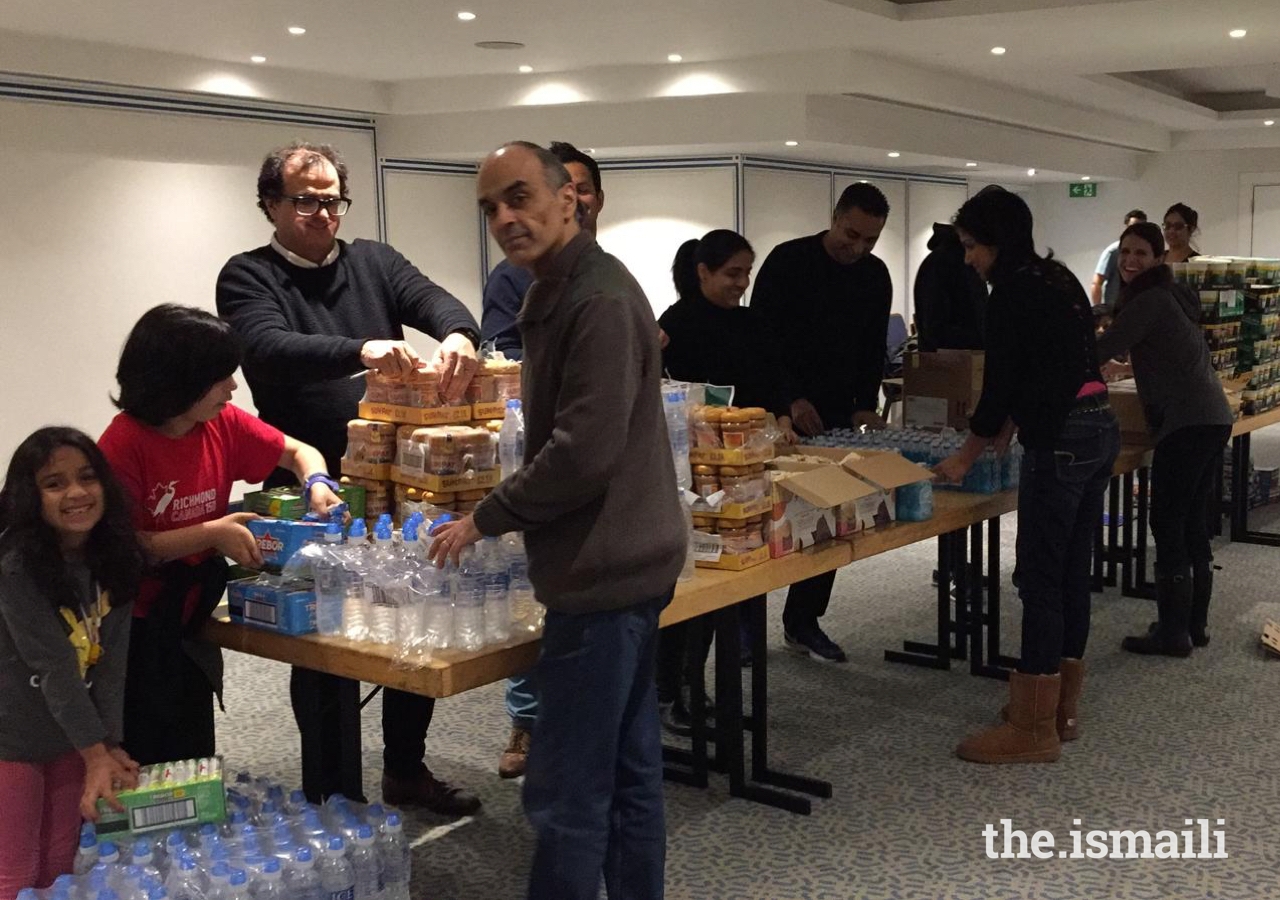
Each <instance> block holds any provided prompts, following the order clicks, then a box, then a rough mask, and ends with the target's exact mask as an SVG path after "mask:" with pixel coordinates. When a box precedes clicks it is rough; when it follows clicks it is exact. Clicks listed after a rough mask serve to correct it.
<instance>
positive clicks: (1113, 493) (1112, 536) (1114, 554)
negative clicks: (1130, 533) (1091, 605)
mask: <svg viewBox="0 0 1280 900" xmlns="http://www.w3.org/2000/svg"><path fill="white" fill-rule="evenodd" d="M1119 535H1120V479H1118V478H1112V479H1111V482H1110V484H1108V485H1107V574H1106V583H1107V586H1108V587H1114V586H1115V584H1116V567H1117V564H1118V561H1119V556H1120V541H1119Z"/></svg>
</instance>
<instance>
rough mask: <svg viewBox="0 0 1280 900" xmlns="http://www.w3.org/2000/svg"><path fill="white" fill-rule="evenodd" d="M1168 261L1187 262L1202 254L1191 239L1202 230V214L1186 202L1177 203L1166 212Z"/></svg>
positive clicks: (1165, 239)
mask: <svg viewBox="0 0 1280 900" xmlns="http://www.w3.org/2000/svg"><path fill="white" fill-rule="evenodd" d="M1163 232H1164V242H1165V246H1167V247H1168V250H1167V251H1166V253H1165V257H1164V261H1165V262H1166V263H1176V262H1186V261H1187V260H1189V259H1192V258H1194V257H1196V256H1199V255H1200V251H1199V250H1197V249H1196V248H1195V247H1193V246H1192V245H1191V240H1192V238H1194V237H1195V236H1196V235H1197V234H1199V232H1200V214H1199V213H1198V212H1196V211H1195V210H1194V209H1192V208H1191V207H1190V206H1187V204H1185V203H1175V204H1173V206H1170V207H1169V209H1168V211H1167V212H1165V214H1164V225H1163Z"/></svg>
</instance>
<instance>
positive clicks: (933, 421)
mask: <svg viewBox="0 0 1280 900" xmlns="http://www.w3.org/2000/svg"><path fill="white" fill-rule="evenodd" d="M985 363H986V356H985V355H984V354H983V352H982V351H981V350H938V351H935V352H933V353H908V354H906V355H905V356H904V357H903V360H902V396H903V400H902V417H903V421H904V422H905V423H906V424H907V425H909V426H911V427H913V428H928V429H932V430H935V431H940V430H941V429H943V428H944V427H947V426H950V427H952V428H961V429H963V428H968V427H969V416H970V415H971V414H972V413H973V410H974V408H975V407H977V405H978V398H979V397H981V396H982V378H983V373H984V370H985Z"/></svg>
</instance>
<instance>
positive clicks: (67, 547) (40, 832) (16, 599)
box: [0, 428, 142, 900]
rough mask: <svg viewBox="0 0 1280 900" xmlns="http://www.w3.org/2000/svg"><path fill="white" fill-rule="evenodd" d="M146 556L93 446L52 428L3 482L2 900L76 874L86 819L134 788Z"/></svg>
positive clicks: (28, 443) (30, 441) (16, 460)
mask: <svg viewBox="0 0 1280 900" xmlns="http://www.w3.org/2000/svg"><path fill="white" fill-rule="evenodd" d="M141 574H142V553H141V551H140V550H139V548H138V543H137V539H136V538H135V537H134V534H133V528H132V526H131V525H130V524H129V508H128V501H127V499H126V498H125V494H124V491H123V490H122V489H121V487H120V485H119V483H118V482H117V481H116V480H115V478H114V477H113V476H112V474H111V469H110V468H109V467H108V466H107V461H106V460H105V459H104V458H103V456H102V453H101V451H99V450H98V448H97V447H96V446H95V445H94V443H93V440H92V439H91V438H90V437H88V436H87V435H85V434H82V433H81V432H79V431H76V430H75V429H72V428H41V429H40V430H39V431H36V432H35V433H34V434H32V435H30V436H29V437H28V438H27V439H26V440H24V441H23V442H22V443H21V444H19V445H18V449H17V450H15V451H14V454H13V457H12V459H10V460H9V469H8V472H7V474H6V475H5V479H4V486H3V488H2V489H0V697H3V698H4V699H3V707H4V714H3V715H0V808H3V809H4V815H5V819H6V821H7V823H8V825H7V826H6V827H5V828H4V829H3V832H4V839H3V840H0V900H13V898H14V897H16V896H17V894H18V891H20V890H21V889H22V888H25V887H35V888H41V889H43V888H47V887H48V886H49V885H50V884H51V883H52V882H53V880H54V879H55V878H56V877H57V876H59V875H62V874H65V873H69V872H70V871H71V865H72V862H73V860H74V859H75V854H76V846H77V842H78V839H79V837H80V820H81V817H83V818H85V819H88V820H89V821H97V818H98V810H97V804H98V800H99V799H102V800H105V801H106V802H107V804H108V805H109V806H111V807H112V808H114V809H117V810H118V809H122V808H123V807H121V805H120V803H119V801H118V800H117V799H116V792H117V791H119V790H120V789H122V788H132V787H136V786H137V774H138V764H137V763H136V762H134V761H133V759H132V758H130V756H129V754H128V753H126V752H125V751H124V750H123V749H122V748H121V746H120V743H121V738H122V735H123V721H122V719H123V715H122V712H123V706H124V679H125V663H126V661H127V657H128V652H129V608H130V605H131V604H132V603H133V597H134V594H135V593H136V592H137V587H138V580H139V578H140V577H141Z"/></svg>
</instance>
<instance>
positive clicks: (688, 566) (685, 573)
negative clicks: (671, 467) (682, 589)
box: [676, 489, 695, 581]
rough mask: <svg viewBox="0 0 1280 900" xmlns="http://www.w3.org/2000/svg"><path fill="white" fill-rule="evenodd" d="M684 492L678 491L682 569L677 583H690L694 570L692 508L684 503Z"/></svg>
mask: <svg viewBox="0 0 1280 900" xmlns="http://www.w3.org/2000/svg"><path fill="white" fill-rule="evenodd" d="M684 494H685V492H684V490H683V489H681V491H680V510H681V512H683V513H684V534H685V541H684V567H683V568H681V569H680V576H679V578H677V579H676V580H677V581H692V580H693V573H694V569H695V560H694V558H693V534H694V532H693V508H692V507H690V506H689V504H688V503H686V502H685V497H684Z"/></svg>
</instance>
